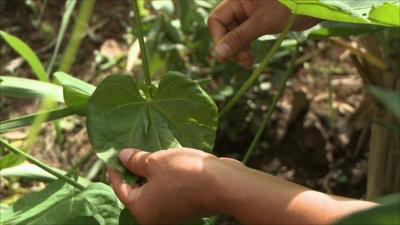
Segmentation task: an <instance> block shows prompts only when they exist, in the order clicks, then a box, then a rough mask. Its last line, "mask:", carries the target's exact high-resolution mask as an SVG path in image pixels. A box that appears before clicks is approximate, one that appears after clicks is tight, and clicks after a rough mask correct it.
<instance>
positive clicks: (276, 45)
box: [220, 15, 296, 118]
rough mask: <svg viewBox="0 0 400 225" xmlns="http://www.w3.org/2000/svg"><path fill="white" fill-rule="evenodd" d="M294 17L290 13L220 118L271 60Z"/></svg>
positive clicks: (222, 111)
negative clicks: (257, 64)
mask: <svg viewBox="0 0 400 225" xmlns="http://www.w3.org/2000/svg"><path fill="white" fill-rule="evenodd" d="M295 18H296V16H295V15H291V16H290V18H289V20H288V22H287V23H286V25H285V27H284V28H283V31H282V33H281V34H280V36H279V38H278V39H277V40H276V41H275V43H274V45H273V46H272V48H271V49H270V50H269V52H268V53H267V55H265V57H264V59H263V60H262V61H261V63H260V65H259V66H258V67H257V69H256V70H254V72H253V74H251V76H250V77H249V79H247V80H246V82H245V83H244V84H243V85H242V86H241V87H240V89H239V90H238V91H237V92H236V94H235V95H234V96H233V97H232V98H231V99H230V100H229V102H228V103H227V104H226V106H225V107H224V108H223V109H222V110H221V112H220V118H222V117H223V116H225V114H226V113H228V112H229V111H230V110H231V108H232V107H233V106H234V105H235V103H236V102H237V101H238V100H239V98H240V97H241V96H242V95H243V94H244V92H246V91H247V90H248V89H249V88H250V87H251V85H252V84H253V83H254V81H255V80H256V79H257V78H258V76H260V74H261V72H262V71H263V70H264V69H265V67H266V66H267V65H268V63H269V62H270V61H271V59H272V57H273V56H274V54H275V52H276V51H277V50H278V49H279V47H280V46H281V43H282V41H283V39H284V38H285V37H286V34H287V33H288V32H289V30H290V28H291V27H292V25H293V23H294V19H295Z"/></svg>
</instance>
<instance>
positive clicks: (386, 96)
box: [368, 86, 400, 119]
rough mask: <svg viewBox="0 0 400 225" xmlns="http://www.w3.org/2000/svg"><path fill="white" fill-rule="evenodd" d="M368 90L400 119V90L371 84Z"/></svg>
mask: <svg viewBox="0 0 400 225" xmlns="http://www.w3.org/2000/svg"><path fill="white" fill-rule="evenodd" d="M368 91H369V92H370V93H371V94H372V95H373V96H374V97H375V99H376V100H378V101H379V102H380V103H381V104H382V105H384V106H385V107H386V108H387V109H388V110H389V111H390V112H391V113H393V114H394V115H395V116H396V117H397V118H399V119H400V91H393V90H386V89H382V88H379V87H374V86H370V87H369V88H368Z"/></svg>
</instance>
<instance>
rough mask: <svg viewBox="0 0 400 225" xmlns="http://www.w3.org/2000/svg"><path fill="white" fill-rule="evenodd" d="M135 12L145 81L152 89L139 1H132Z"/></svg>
mask: <svg viewBox="0 0 400 225" xmlns="http://www.w3.org/2000/svg"><path fill="white" fill-rule="evenodd" d="M132 5H133V11H134V12H135V23H136V26H137V28H138V30H139V34H138V39H139V45H140V52H141V54H142V63H143V72H144V80H145V82H146V84H147V85H148V86H149V87H150V86H151V78H150V70H149V61H148V57H147V50H146V45H145V43H144V39H143V30H142V23H141V20H140V11H139V6H138V0H132Z"/></svg>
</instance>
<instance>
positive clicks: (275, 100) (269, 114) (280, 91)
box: [242, 50, 297, 164]
mask: <svg viewBox="0 0 400 225" xmlns="http://www.w3.org/2000/svg"><path fill="white" fill-rule="evenodd" d="M296 55H297V50H295V52H294V53H293V56H292V61H291V62H290V67H289V69H288V70H287V71H286V73H285V76H284V79H283V82H282V84H281V86H280V87H279V89H278V92H277V93H276V95H275V96H274V98H273V100H272V104H271V106H270V107H269V109H268V112H267V115H266V116H265V118H264V120H263V121H262V122H261V125H260V127H259V128H258V130H257V133H256V136H255V137H254V139H253V141H252V142H251V144H250V147H249V148H248V149H247V152H246V154H245V155H244V157H243V160H242V163H243V164H247V162H248V161H249V159H250V157H251V155H252V154H253V152H254V150H255V148H256V146H257V144H258V141H259V140H260V138H261V135H262V133H263V132H264V130H265V128H266V127H267V126H268V125H269V123H270V122H271V117H272V113H274V111H275V109H276V106H277V104H278V101H279V100H280V99H281V97H282V95H283V92H284V90H285V88H286V83H287V81H288V80H289V77H290V76H291V75H292V74H293V71H294V67H295V59H296Z"/></svg>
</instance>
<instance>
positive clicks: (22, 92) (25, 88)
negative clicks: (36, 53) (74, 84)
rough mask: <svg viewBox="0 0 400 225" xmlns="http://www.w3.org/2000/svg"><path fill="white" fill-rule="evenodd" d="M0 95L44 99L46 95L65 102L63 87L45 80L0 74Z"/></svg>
mask: <svg viewBox="0 0 400 225" xmlns="http://www.w3.org/2000/svg"><path fill="white" fill-rule="evenodd" d="M0 78H1V79H2V80H3V82H2V83H1V85H0V95H1V96H6V97H17V98H30V99H43V98H45V97H48V98H50V100H53V101H57V102H61V103H63V102H64V98H63V93H62V92H63V90H62V87H61V86H59V85H55V84H50V83H47V82H43V81H38V80H32V79H27V78H19V77H11V76H0Z"/></svg>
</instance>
